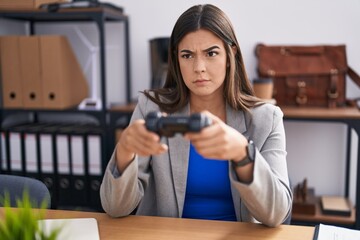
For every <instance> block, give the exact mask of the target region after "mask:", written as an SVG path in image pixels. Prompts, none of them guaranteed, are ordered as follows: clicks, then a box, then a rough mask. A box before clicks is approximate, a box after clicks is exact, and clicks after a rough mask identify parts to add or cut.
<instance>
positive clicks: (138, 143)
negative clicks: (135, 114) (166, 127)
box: [116, 119, 168, 172]
mask: <svg viewBox="0 0 360 240" xmlns="http://www.w3.org/2000/svg"><path fill="white" fill-rule="evenodd" d="M167 150H168V146H167V145H166V144H163V143H161V142H160V136H159V135H157V134H156V133H154V132H150V131H148V130H147V129H146V127H145V120H144V119H139V120H136V121H134V122H132V123H131V124H130V125H129V126H128V127H127V128H125V129H124V131H123V132H122V133H121V136H120V139H119V141H118V143H117V146H116V160H117V166H118V170H119V171H120V172H123V171H124V170H125V168H126V167H127V166H128V165H129V164H130V162H131V161H132V160H133V159H134V157H135V154H138V155H140V156H150V155H158V154H161V153H164V152H165V151H167Z"/></svg>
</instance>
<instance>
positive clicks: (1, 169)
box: [0, 129, 9, 174]
mask: <svg viewBox="0 0 360 240" xmlns="http://www.w3.org/2000/svg"><path fill="white" fill-rule="evenodd" d="M0 144H1V145H0V152H1V155H0V156H1V159H0V160H1V161H0V173H4V174H6V173H9V168H8V160H7V151H8V150H7V146H8V144H7V142H6V133H5V130H3V129H1V132H0Z"/></svg>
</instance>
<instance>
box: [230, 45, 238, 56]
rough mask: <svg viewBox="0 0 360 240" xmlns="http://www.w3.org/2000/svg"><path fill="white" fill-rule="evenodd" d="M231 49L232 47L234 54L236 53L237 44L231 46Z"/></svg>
mask: <svg viewBox="0 0 360 240" xmlns="http://www.w3.org/2000/svg"><path fill="white" fill-rule="evenodd" d="M231 49H232V51H233V53H234V55H236V52H237V49H236V46H235V45H234V46H231Z"/></svg>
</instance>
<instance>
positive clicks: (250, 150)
mask: <svg viewBox="0 0 360 240" xmlns="http://www.w3.org/2000/svg"><path fill="white" fill-rule="evenodd" d="M255 153H256V147H255V144H254V142H253V141H252V140H249V142H248V145H247V146H246V156H245V157H244V158H243V159H242V160H241V161H238V162H235V161H233V160H231V164H232V166H233V167H234V168H237V167H242V166H245V165H246V164H248V163H251V162H254V161H255Z"/></svg>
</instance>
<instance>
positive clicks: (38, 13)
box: [0, 5, 131, 209]
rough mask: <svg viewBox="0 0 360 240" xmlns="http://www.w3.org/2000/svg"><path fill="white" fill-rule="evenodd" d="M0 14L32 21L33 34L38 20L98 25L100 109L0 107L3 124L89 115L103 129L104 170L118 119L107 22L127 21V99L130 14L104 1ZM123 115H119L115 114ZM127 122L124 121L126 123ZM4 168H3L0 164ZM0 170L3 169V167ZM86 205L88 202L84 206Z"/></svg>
mask: <svg viewBox="0 0 360 240" xmlns="http://www.w3.org/2000/svg"><path fill="white" fill-rule="evenodd" d="M0 18H3V19H8V20H12V21H23V22H25V23H29V33H30V35H36V31H35V24H36V23H49V24H51V23H55V22H56V23H59V22H60V23H61V22H70V23H71V22H90V23H94V24H96V26H97V29H98V37H99V69H100V87H101V89H100V94H101V101H102V107H101V109H99V110H90V111H84V110H78V109H66V110H43V109H4V108H2V107H1V108H0V116H1V122H0V123H1V127H4V124H5V125H6V124H8V123H9V122H11V120H12V119H13V118H14V116H15V115H16V114H19V113H21V114H22V115H23V116H24V121H25V122H29V121H30V122H33V123H37V122H40V121H41V120H40V119H42V118H43V116H44V115H52V116H53V118H62V117H63V116H65V115H70V116H71V118H72V120H74V124H76V122H77V121H78V119H87V120H88V121H89V122H90V123H91V124H93V125H94V126H96V127H99V128H100V129H102V131H103V132H104V135H103V137H104V142H103V143H102V145H103V152H102V154H101V155H102V158H103V159H102V170H103V171H104V169H105V167H106V165H107V162H108V160H109V158H110V156H111V153H112V151H113V149H114V146H115V142H114V135H115V127H116V126H115V125H114V124H113V122H116V120H112V121H110V119H114V116H112V112H111V111H109V110H108V109H107V106H108V104H107V93H106V85H107V83H108V82H107V76H106V51H105V43H106V41H105V38H106V31H105V24H106V23H108V22H122V23H124V33H123V34H124V39H125V42H124V44H125V52H124V58H125V71H126V73H125V77H126V80H125V81H126V84H125V85H126V86H124V87H125V88H126V101H127V102H128V103H129V102H131V75H130V46H129V45H130V44H129V20H128V17H127V16H126V15H125V14H124V13H123V12H122V11H121V9H120V8H112V7H111V6H108V5H104V6H101V7H96V8H73V9H70V8H69V9H59V10H58V11H56V12H48V11H46V10H42V9H36V10H31V11H30V10H0ZM116 116H118V117H121V116H119V115H116ZM126 124H127V123H125V125H126ZM0 170H1V168H0ZM0 172H1V171H0ZM84 207H87V206H84ZM95 208H96V209H101V206H96V207H95Z"/></svg>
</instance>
